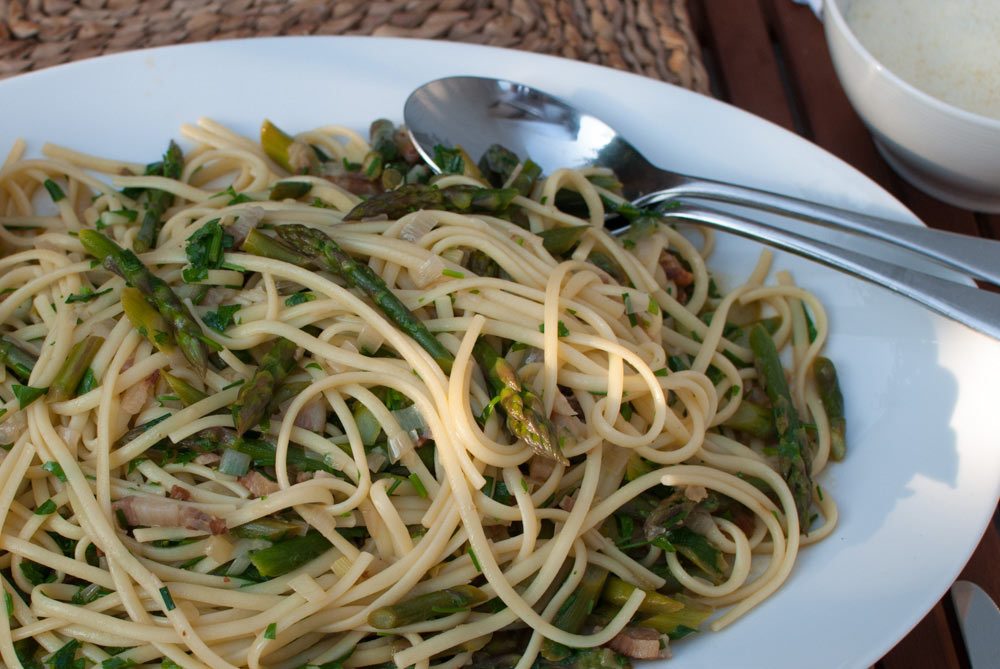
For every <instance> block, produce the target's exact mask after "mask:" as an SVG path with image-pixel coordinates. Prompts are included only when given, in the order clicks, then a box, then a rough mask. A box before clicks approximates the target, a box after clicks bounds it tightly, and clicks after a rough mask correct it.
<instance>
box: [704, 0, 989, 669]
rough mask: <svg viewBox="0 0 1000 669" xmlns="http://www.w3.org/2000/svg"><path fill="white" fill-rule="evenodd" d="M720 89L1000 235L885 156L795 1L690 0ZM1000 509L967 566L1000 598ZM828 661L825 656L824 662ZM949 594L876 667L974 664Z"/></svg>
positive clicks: (911, 202) (816, 25) (899, 188)
mask: <svg viewBox="0 0 1000 669" xmlns="http://www.w3.org/2000/svg"><path fill="white" fill-rule="evenodd" d="M688 5H689V8H690V11H691V19H692V23H693V24H694V28H695V31H696V33H697V35H698V38H699V42H700V43H701V45H702V48H703V50H704V56H705V64H706V67H707V68H708V70H709V74H710V76H711V79H712V86H713V92H714V93H715V95H716V96H717V97H718V98H720V99H722V100H725V101H727V102H729V103H730V104H733V105H735V106H737V107H740V108H741V109H745V110H747V111H749V112H752V113H754V114H757V115H758V116H762V117H764V118H766V119H768V120H769V121H772V122H774V123H777V124H778V125H780V126H782V127H784V128H786V129H788V130H791V131H792V132H795V133H798V134H799V135H802V136H803V137H805V138H806V139H808V140H810V141H812V142H813V143H815V144H817V145H819V146H821V147H822V148H824V149H826V150H827V151H829V152H830V153H832V154H834V155H835V156H837V157H839V158H841V159H842V160H844V161H846V162H848V163H850V164H851V165H853V166H854V167H856V168H857V169H859V170H860V171H861V172H863V173H865V174H866V175H868V176H869V177H870V178H871V179H873V180H874V181H876V182H877V183H878V184H880V185H881V186H882V187H883V188H885V189H886V190H887V191H889V192H890V193H892V194H893V195H895V196H896V197H897V198H898V199H899V200H900V201H901V202H903V203H904V204H905V205H906V206H908V207H909V208H910V209H911V210H912V211H913V212H914V213H916V214H917V216H919V217H920V218H921V219H922V220H923V221H924V222H926V223H927V224H928V225H930V226H931V227H935V228H943V229H947V230H952V231H955V232H961V233H964V234H968V235H976V236H980V237H986V238H993V239H998V238H1000V215H987V214H982V213H976V212H971V211H968V210H964V209H959V208H956V207H953V206H950V205H948V204H945V203H943V202H941V201H940V200H936V199H935V198H933V197H931V196H929V195H926V194H924V193H922V192H921V191H919V190H917V189H916V188H914V187H913V186H910V185H909V184H907V183H906V182H904V181H903V180H902V179H901V178H900V177H899V176H898V175H896V174H895V173H894V172H893V171H892V170H891V169H890V168H889V166H888V165H887V164H886V162H885V161H884V160H883V159H882V157H881V156H880V155H879V153H878V151H877V150H876V149H875V145H874V144H873V143H872V140H871V136H870V135H869V134H868V131H867V130H866V129H865V127H864V125H863V124H862V122H861V119H860V118H859V117H858V115H857V114H856V113H855V112H854V109H853V108H852V107H851V105H850V103H849V102H848V100H847V97H846V96H845V95H844V91H843V89H842V88H841V86H840V83H839V81H838V80H837V76H836V73H835V72H834V69H833V64H832V63H831V62H830V57H829V52H828V51H827V47H826V40H825V38H824V35H823V27H822V24H821V23H820V22H819V20H817V18H816V17H815V16H814V15H813V13H812V12H811V11H810V10H809V9H808V8H805V7H802V6H799V5H793V4H792V3H791V2H790V1H789V0H688ZM998 564H1000V515H994V518H993V523H992V524H991V525H990V526H989V527H988V528H987V530H986V533H985V535H984V536H983V539H982V542H981V543H980V545H979V547H978V549H977V550H976V552H975V554H974V555H973V556H972V558H971V560H970V561H969V563H968V564H967V565H966V567H965V569H964V571H963V572H962V576H961V577H962V578H963V579H966V580H970V581H973V582H975V583H978V584H979V585H981V586H982V587H983V588H985V589H986V591H987V592H989V593H990V595H991V596H992V597H993V599H994V600H995V601H1000V566H998ZM817 666H819V665H817ZM968 666H969V660H968V657H967V656H966V652H965V646H964V644H963V642H962V637H961V633H960V631H959V629H958V625H957V620H956V618H955V611H954V609H953V607H952V605H951V600H950V598H949V597H947V596H945V598H944V599H942V600H941V601H940V602H938V604H937V605H936V606H935V607H934V608H933V609H932V610H931V612H930V613H929V614H927V617H925V618H924V619H923V620H922V621H921V622H920V623H919V624H918V625H917V626H916V627H915V628H914V629H913V630H912V631H911V632H910V634H909V635H908V636H907V637H906V638H904V639H903V640H902V641H900V642H899V644H898V645H897V646H896V647H895V648H893V649H892V650H891V651H890V652H889V654H888V655H886V656H885V657H884V658H882V659H881V660H880V661H879V662H878V663H877V664H876V667H879V668H882V669H921V668H923V667H928V668H934V669H953V668H959V667H968Z"/></svg>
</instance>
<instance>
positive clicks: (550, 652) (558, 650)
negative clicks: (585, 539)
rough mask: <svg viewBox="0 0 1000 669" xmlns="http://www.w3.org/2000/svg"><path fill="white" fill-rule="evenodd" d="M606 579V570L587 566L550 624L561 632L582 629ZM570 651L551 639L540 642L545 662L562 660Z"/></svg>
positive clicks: (574, 632)
mask: <svg viewBox="0 0 1000 669" xmlns="http://www.w3.org/2000/svg"><path fill="white" fill-rule="evenodd" d="M607 579H608V570H607V569H605V568H604V567H598V566H597V565H593V564H588V565H587V568H586V570H585V571H584V572H583V578H581V579H580V584H579V585H578V586H577V587H576V590H574V591H573V592H572V593H571V594H570V596H569V597H568V598H567V599H566V601H565V602H563V605H562V606H561V607H560V608H559V610H558V611H557V612H556V615H555V617H554V618H553V619H552V624H553V625H555V626H556V627H558V628H559V629H561V630H566V631H567V632H570V633H572V634H576V633H578V632H579V631H580V629H581V628H582V627H583V623H584V622H585V621H586V620H587V616H588V615H589V614H590V612H591V611H592V610H593V609H594V604H595V602H597V600H598V599H599V598H600V597H601V591H602V590H603V589H604V583H605V581H607ZM571 653H572V650H571V649H570V648H568V647H567V646H564V645H563V644H561V643H556V642H555V641H552V640H551V639H546V640H545V641H543V642H542V649H541V655H542V657H544V658H545V659H546V660H564V659H566V658H567V657H569V656H570V655H571Z"/></svg>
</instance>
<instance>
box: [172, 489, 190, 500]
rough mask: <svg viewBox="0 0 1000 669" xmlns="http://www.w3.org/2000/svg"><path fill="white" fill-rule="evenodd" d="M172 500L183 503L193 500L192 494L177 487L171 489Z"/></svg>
mask: <svg viewBox="0 0 1000 669" xmlns="http://www.w3.org/2000/svg"><path fill="white" fill-rule="evenodd" d="M170 499H179V500H181V501H182V502H186V501H187V500H189V499H191V493H189V492H188V491H187V488H182V487H181V486H179V485H175V486H172V487H171V488H170Z"/></svg>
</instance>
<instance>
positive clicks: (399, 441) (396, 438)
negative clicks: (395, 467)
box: [389, 432, 415, 463]
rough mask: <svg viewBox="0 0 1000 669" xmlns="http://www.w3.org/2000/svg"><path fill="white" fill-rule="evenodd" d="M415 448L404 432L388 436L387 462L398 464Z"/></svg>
mask: <svg viewBox="0 0 1000 669" xmlns="http://www.w3.org/2000/svg"><path fill="white" fill-rule="evenodd" d="M414 448H415V445H414V443H413V439H412V438H410V436H409V435H408V434H407V433H405V432H397V433H396V434H393V435H390V436H389V460H390V461H391V462H393V463H396V462H399V460H400V458H402V457H403V456H404V455H406V454H407V453H410V452H411V451H413V449H414Z"/></svg>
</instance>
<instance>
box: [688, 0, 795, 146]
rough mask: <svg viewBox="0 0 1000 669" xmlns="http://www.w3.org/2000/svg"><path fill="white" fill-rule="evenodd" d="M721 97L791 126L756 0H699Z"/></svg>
mask: <svg viewBox="0 0 1000 669" xmlns="http://www.w3.org/2000/svg"><path fill="white" fill-rule="evenodd" d="M700 4H701V6H702V12H703V15H704V21H705V28H706V32H707V34H708V38H709V40H710V44H711V45H712V52H713V55H714V56H715V60H716V66H717V67H718V69H719V73H720V76H721V77H722V79H723V81H722V82H721V83H722V86H721V91H722V94H723V96H724V97H725V98H726V100H727V101H728V102H730V103H732V104H734V105H736V106H737V107H739V108H741V109H745V110H746V111H749V112H751V113H753V114H756V115H758V116H761V117H763V118H766V119H767V120H769V121H771V122H772V123H776V124H778V125H780V126H782V127H784V128H786V129H788V130H793V131H794V130H795V124H794V121H793V118H792V113H791V110H790V108H789V106H788V101H787V97H786V95H785V90H784V87H783V86H782V82H781V75H780V72H779V69H778V61H777V59H776V58H775V55H774V49H773V47H772V44H771V38H770V35H769V34H768V30H767V24H766V21H765V18H764V13H763V11H762V9H761V6H760V3H759V2H758V1H757V0H704V1H703V2H702V3H700Z"/></svg>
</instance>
